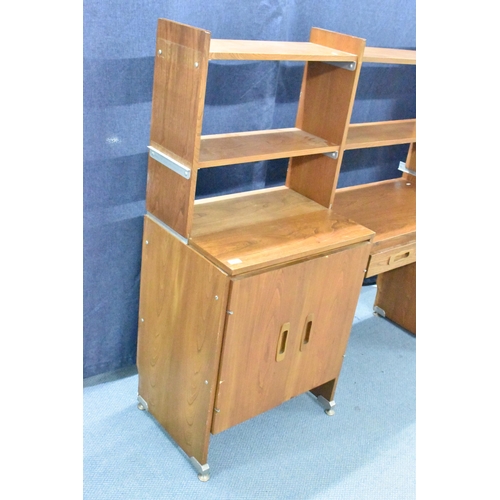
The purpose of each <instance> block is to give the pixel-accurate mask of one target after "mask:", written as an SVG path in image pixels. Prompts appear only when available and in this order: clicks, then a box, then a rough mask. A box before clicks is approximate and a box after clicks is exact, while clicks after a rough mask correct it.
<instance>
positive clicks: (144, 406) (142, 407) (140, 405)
mask: <svg viewBox="0 0 500 500" xmlns="http://www.w3.org/2000/svg"><path fill="white" fill-rule="evenodd" d="M137 401H138V402H139V403H138V404H137V408H139V410H145V411H148V404H147V403H146V401H145V400H144V399H143V398H142V397H141V396H139V394H137Z"/></svg>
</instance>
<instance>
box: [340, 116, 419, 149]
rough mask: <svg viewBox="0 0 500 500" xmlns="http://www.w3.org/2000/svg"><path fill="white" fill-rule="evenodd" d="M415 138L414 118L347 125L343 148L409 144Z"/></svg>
mask: <svg viewBox="0 0 500 500" xmlns="http://www.w3.org/2000/svg"><path fill="white" fill-rule="evenodd" d="M415 140H416V120H415V119H410V120H393V121H385V122H373V123H352V124H351V125H349V130H348V132H347V140H346V145H345V149H346V150H347V149H362V148H373V147H378V146H392V145H396V144H409V143H411V142H415Z"/></svg>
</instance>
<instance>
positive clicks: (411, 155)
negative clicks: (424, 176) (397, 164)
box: [402, 142, 417, 184]
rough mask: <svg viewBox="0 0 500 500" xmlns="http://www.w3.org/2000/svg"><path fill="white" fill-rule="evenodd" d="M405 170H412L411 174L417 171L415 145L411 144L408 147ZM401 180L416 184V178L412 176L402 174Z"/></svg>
mask: <svg viewBox="0 0 500 500" xmlns="http://www.w3.org/2000/svg"><path fill="white" fill-rule="evenodd" d="M405 165H406V168H407V169H408V170H413V172H416V171H417V143H416V142H412V143H411V144H410V147H409V148H408V155H407V156H406V162H405ZM402 177H403V179H406V180H407V181H409V182H412V183H414V184H416V182H417V178H416V176H414V175H412V174H407V173H406V172H405V173H403V176H402Z"/></svg>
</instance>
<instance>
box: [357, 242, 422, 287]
mask: <svg viewBox="0 0 500 500" xmlns="http://www.w3.org/2000/svg"><path fill="white" fill-rule="evenodd" d="M416 260H417V245H416V242H415V241H413V242H411V243H408V244H406V245H399V246H394V247H391V248H387V249H385V250H382V251H381V252H377V253H374V254H372V255H371V256H370V261H369V262H368V269H367V271H366V278H369V277H370V276H375V275H377V274H381V273H385V272H387V271H390V270H391V269H396V268H397V267H401V266H406V265H408V264H411V263H413V262H415V261H416Z"/></svg>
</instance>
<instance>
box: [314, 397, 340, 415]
mask: <svg viewBox="0 0 500 500" xmlns="http://www.w3.org/2000/svg"><path fill="white" fill-rule="evenodd" d="M311 394H312V393H311ZM313 396H314V397H315V398H316V401H317V402H318V403H319V405H320V406H321V408H323V410H325V413H326V414H327V415H330V416H331V415H335V412H334V411H333V407H334V406H335V401H328V399H326V398H324V397H323V396H316V395H315V394H313Z"/></svg>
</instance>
